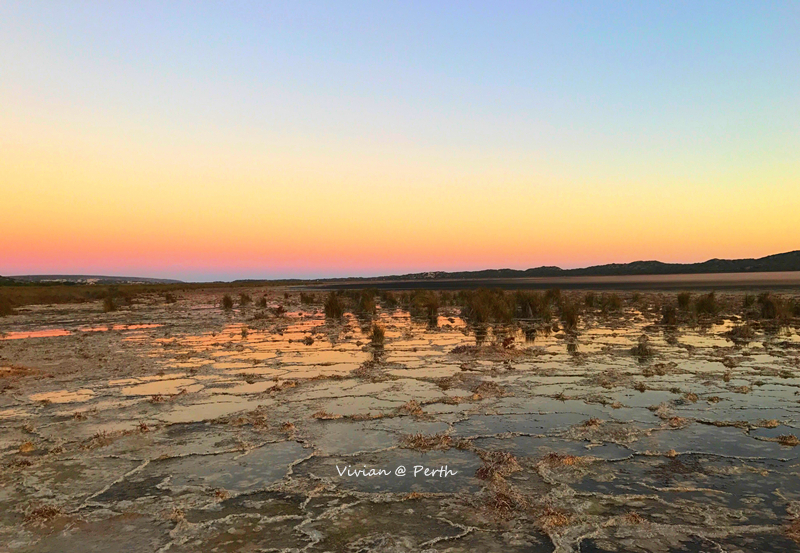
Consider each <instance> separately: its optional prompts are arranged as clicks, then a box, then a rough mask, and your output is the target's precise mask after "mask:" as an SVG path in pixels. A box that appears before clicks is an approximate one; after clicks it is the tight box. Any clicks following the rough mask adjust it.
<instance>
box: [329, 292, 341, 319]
mask: <svg viewBox="0 0 800 553" xmlns="http://www.w3.org/2000/svg"><path fill="white" fill-rule="evenodd" d="M343 316H344V305H343V304H342V301H341V299H339V295H338V294H337V293H336V292H331V293H330V294H328V297H326V298H325V317H327V318H329V319H341V318H342V317H343Z"/></svg>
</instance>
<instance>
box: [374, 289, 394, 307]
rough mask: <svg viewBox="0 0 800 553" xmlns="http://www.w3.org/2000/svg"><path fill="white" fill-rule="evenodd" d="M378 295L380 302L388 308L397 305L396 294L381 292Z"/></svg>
mask: <svg viewBox="0 0 800 553" xmlns="http://www.w3.org/2000/svg"><path fill="white" fill-rule="evenodd" d="M378 297H379V298H380V299H381V303H382V304H383V305H384V306H386V307H388V308H389V309H394V308H395V307H397V304H398V301H397V296H395V295H394V294H393V293H392V292H381V293H380V294H379V295H378Z"/></svg>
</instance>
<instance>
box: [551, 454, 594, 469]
mask: <svg viewBox="0 0 800 553" xmlns="http://www.w3.org/2000/svg"><path fill="white" fill-rule="evenodd" d="M583 461H584V459H583V457H578V456H576V455H567V454H562V453H548V454H547V455H545V456H544V458H543V459H542V463H544V464H546V465H548V466H550V467H563V466H567V467H572V466H575V465H579V464H581V463H582V462H583Z"/></svg>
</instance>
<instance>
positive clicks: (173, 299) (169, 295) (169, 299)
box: [164, 292, 178, 303]
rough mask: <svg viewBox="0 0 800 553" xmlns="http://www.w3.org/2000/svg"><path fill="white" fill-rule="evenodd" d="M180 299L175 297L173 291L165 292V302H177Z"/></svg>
mask: <svg viewBox="0 0 800 553" xmlns="http://www.w3.org/2000/svg"><path fill="white" fill-rule="evenodd" d="M176 301H178V299H177V298H176V297H175V294H173V293H171V292H167V293H165V294H164V303H175V302H176Z"/></svg>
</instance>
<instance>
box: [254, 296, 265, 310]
mask: <svg viewBox="0 0 800 553" xmlns="http://www.w3.org/2000/svg"><path fill="white" fill-rule="evenodd" d="M256 305H257V306H258V307H260V308H261V309H266V308H267V296H261V297H260V298H259V300H258V302H257V303H256Z"/></svg>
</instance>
